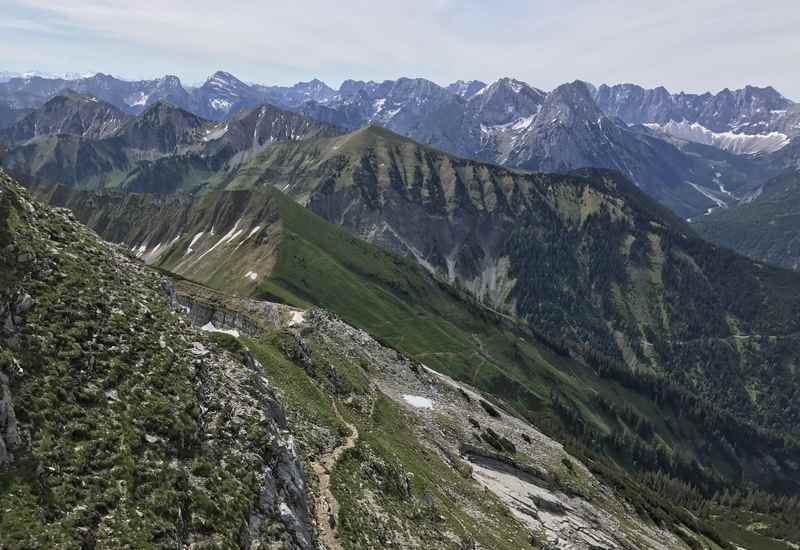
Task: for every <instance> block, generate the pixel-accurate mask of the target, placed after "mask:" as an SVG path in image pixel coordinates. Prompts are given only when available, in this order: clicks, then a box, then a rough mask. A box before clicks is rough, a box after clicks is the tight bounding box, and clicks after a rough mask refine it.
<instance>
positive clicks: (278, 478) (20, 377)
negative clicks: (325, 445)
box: [0, 174, 316, 550]
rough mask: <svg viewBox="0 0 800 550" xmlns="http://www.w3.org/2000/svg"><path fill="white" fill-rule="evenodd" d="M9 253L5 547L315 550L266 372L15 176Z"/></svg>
mask: <svg viewBox="0 0 800 550" xmlns="http://www.w3.org/2000/svg"><path fill="white" fill-rule="evenodd" d="M0 244H1V245H2V248H0V281H2V285H0V289H1V290H0V319H2V324H0V342H1V343H2V346H0V396H2V399H0V468H1V469H2V470H0V488H2V495H3V497H2V498H3V511H2V513H0V532H2V541H3V545H4V546H7V547H9V548H24V547H64V548H68V547H81V546H94V545H98V546H108V547H121V546H128V545H131V546H137V547H142V548H145V547H147V548H166V547H174V546H175V545H176V544H179V545H187V546H207V545H217V544H222V545H226V546H229V547H251V545H253V546H268V545H270V544H277V543H280V544H282V545H283V546H284V547H286V548H292V549H298V550H299V549H308V550H310V549H312V548H316V545H315V524H314V521H313V519H312V516H311V509H312V508H311V504H310V498H309V496H308V493H307V489H306V483H305V479H304V474H303V465H302V464H301V462H300V459H299V458H298V457H297V454H296V451H295V448H294V444H293V441H292V439H291V437H290V436H289V434H288V432H287V429H288V425H287V422H286V418H285V413H284V410H283V407H282V405H281V403H280V402H279V400H278V398H277V397H276V395H275V392H274V389H273V388H272V387H271V386H270V385H269V384H268V382H267V378H266V372H265V369H264V367H263V366H262V365H261V363H259V362H257V361H256V360H255V359H254V358H253V357H252V355H250V354H249V353H246V352H244V350H243V349H241V348H240V350H238V351H226V349H225V348H224V347H223V346H221V345H219V343H217V342H216V341H215V340H213V339H210V338H209V337H207V336H206V335H204V334H203V333H201V332H200V331H198V330H195V329H193V328H191V326H190V325H189V324H188V323H187V322H186V321H185V320H183V319H181V318H180V317H179V316H177V315H176V313H175V312H174V311H173V310H172V306H173V304H171V302H170V298H169V296H168V295H167V294H165V293H164V291H163V290H162V289H163V288H164V283H165V281H164V280H163V279H161V278H160V276H159V275H158V274H157V273H155V272H153V271H150V270H148V269H144V268H143V266H142V264H140V263H139V262H136V261H134V260H132V259H131V258H130V257H128V256H127V255H125V254H123V253H122V252H121V250H120V249H118V248H117V247H115V246H112V245H109V244H107V243H105V242H103V241H101V240H100V239H99V238H98V237H97V236H96V234H95V233H93V232H91V231H89V230H88V229H86V228H85V227H83V226H81V225H80V224H78V223H77V222H76V221H75V219H74V217H72V215H71V214H69V213H68V212H66V211H63V210H51V209H48V208H44V207H42V206H40V205H38V204H36V203H33V202H32V201H31V200H30V199H29V197H28V196H27V193H25V192H24V191H23V190H22V189H21V188H19V187H18V186H17V185H16V184H15V183H13V182H12V181H11V180H9V179H8V177H7V176H6V175H5V174H0ZM267 526H269V528H268V529H267V528H266V527H267Z"/></svg>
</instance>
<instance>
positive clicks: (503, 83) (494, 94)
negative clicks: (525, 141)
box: [467, 78, 547, 126]
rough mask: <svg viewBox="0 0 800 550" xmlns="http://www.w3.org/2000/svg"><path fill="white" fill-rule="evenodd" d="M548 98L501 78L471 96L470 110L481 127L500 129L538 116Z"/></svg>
mask: <svg viewBox="0 0 800 550" xmlns="http://www.w3.org/2000/svg"><path fill="white" fill-rule="evenodd" d="M469 88H470V86H468V87H467V89H469ZM546 95H547V94H545V92H543V91H541V90H538V89H536V88H532V87H531V86H528V85H527V84H526V83H524V82H520V81H519V80H514V79H512V78H501V79H500V80H497V81H495V82H493V83H492V84H490V85H488V86H483V87H481V88H480V89H479V90H477V91H476V92H474V93H473V94H470V95H469V96H468V97H469V100H468V107H469V108H470V109H472V110H474V111H475V112H476V113H478V119H479V121H480V123H481V125H483V126H497V125H503V124H508V123H510V122H515V121H517V120H519V119H520V118H527V117H532V116H533V115H536V114H537V113H538V112H539V109H541V107H542V104H543V103H544V99H545V96H546Z"/></svg>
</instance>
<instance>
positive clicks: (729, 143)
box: [644, 120, 790, 155]
mask: <svg viewBox="0 0 800 550" xmlns="http://www.w3.org/2000/svg"><path fill="white" fill-rule="evenodd" d="M644 126H646V127H647V128H650V129H652V130H656V131H660V132H664V133H666V134H669V135H671V136H673V137H676V138H680V139H685V140H687V141H694V142H697V143H702V144H703V145H711V146H714V147H718V148H719V149H723V150H725V151H729V152H731V153H735V154H737V155H748V154H753V153H774V152H775V151H778V150H779V149H782V148H783V147H785V146H786V145H787V144H788V143H789V141H790V140H789V136H787V135H786V134H783V133H781V132H769V133H765V134H742V133H735V132H712V131H711V130H709V129H708V128H706V127H705V126H703V125H701V124H698V123H697V122H693V123H691V124H690V123H689V122H686V121H685V120H684V121H681V122H677V121H674V120H671V121H669V122H667V123H666V124H656V123H646V124H644Z"/></svg>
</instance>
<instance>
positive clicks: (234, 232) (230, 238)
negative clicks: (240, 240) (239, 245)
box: [197, 220, 244, 261]
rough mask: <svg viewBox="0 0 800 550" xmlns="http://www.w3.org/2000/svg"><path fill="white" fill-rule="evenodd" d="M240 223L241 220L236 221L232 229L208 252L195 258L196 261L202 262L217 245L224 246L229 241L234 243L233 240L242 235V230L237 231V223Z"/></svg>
mask: <svg viewBox="0 0 800 550" xmlns="http://www.w3.org/2000/svg"><path fill="white" fill-rule="evenodd" d="M241 221H242V220H236V223H235V224H233V227H232V228H231V230H230V231H228V232H227V233H225V234H224V235H223V236H222V238H221V239H220V240H218V241H217V242H216V243H214V246H212V247H211V248H209V249H208V250H206V251H205V252H203V253H202V254H200V257H199V258H197V260H198V261H199V260H202V259H203V258H205V256H206V254H208V253H209V252H212V251H214V250H215V249H216V248H217V247H218V246H219V245H221V244H225V243H226V242H229V241H234V240H236V238H237V237H239V235H241V234H242V233H244V229H238V227H239V222H241Z"/></svg>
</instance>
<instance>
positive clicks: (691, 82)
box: [0, 0, 800, 99]
mask: <svg viewBox="0 0 800 550" xmlns="http://www.w3.org/2000/svg"><path fill="white" fill-rule="evenodd" d="M0 36H2V40H0V70H13V71H25V70H30V69H36V70H43V71H49V72H65V71H76V72H88V71H102V72H107V73H112V74H115V75H119V76H122V77H127V78H145V77H146V78H152V77H155V76H160V75H163V74H167V73H169V74H177V75H178V76H180V77H181V79H182V80H183V81H184V82H185V83H194V82H202V81H203V80H205V78H206V76H208V75H209V74H210V73H212V72H214V71H215V70H217V69H224V70H227V71H229V72H232V73H233V74H235V75H236V76H238V77H239V78H241V79H242V80H245V81H254V82H261V83H265V84H273V83H274V84H289V83H293V82H295V81H297V80H309V79H311V78H314V77H317V78H321V79H322V80H325V81H326V82H328V83H329V84H331V85H333V86H338V85H339V83H340V82H341V81H342V80H343V79H345V78H354V79H364V80H368V79H372V80H384V79H388V78H397V77H399V76H419V77H425V78H429V79H431V80H433V81H435V82H438V83H440V84H446V83H448V82H451V81H453V80H456V79H473V78H475V79H480V80H485V81H491V80H494V79H496V78H498V77H501V76H513V77H515V78H519V79H521V80H525V81H527V82H529V83H530V84H532V85H534V86H538V87H540V88H544V89H551V88H553V87H555V86H556V85H558V84H560V83H562V82H566V81H571V80H574V79H576V78H580V79H584V80H588V81H590V82H593V83H595V84H600V83H603V82H636V83H639V84H642V85H645V86H656V85H660V84H663V85H665V86H666V87H667V88H669V89H670V90H672V91H680V90H685V91H705V90H711V91H718V90H720V89H722V88H724V87H729V88H736V87H741V86H743V85H745V84H756V85H767V84H770V85H772V86H775V87H776V88H777V89H778V90H779V91H781V92H783V93H784V94H785V95H787V96H789V97H791V98H793V99H800V71H798V61H800V2H799V1H798V0H763V1H761V2H753V1H741V0H740V1H731V0H693V1H682V0H673V1H671V2H663V1H651V0H624V1H623V0H591V1H580V0H559V1H556V2H554V1H552V0H549V1H547V2H539V1H528V2H525V1H522V0H462V1H459V0H404V1H403V2H397V1H394V2H387V1H383V0H371V1H363V2H362V1H348V0H339V1H335V0H325V1H320V0H312V1H300V0H294V1H292V0H289V1H282V2H275V1H271V0H228V1H225V0H161V1H156V0H135V1H131V0H0Z"/></svg>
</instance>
